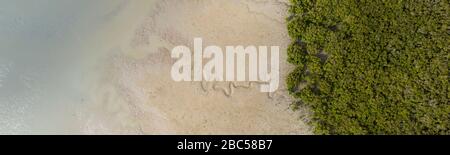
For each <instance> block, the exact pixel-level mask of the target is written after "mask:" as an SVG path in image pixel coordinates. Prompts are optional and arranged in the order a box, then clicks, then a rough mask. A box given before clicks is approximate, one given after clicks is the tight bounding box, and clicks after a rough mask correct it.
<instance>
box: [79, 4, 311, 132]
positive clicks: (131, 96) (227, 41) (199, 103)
mask: <svg viewBox="0 0 450 155" xmlns="http://www.w3.org/2000/svg"><path fill="white" fill-rule="evenodd" d="M286 6H287V1H286V0H156V1H154V2H152V6H151V7H150V8H149V9H148V11H147V12H146V14H144V15H143V17H142V20H140V21H139V22H138V23H135V24H130V25H131V26H129V27H128V28H127V29H131V30H132V31H126V32H127V33H123V35H121V36H115V37H120V39H117V40H116V41H114V42H113V44H110V46H109V47H108V48H109V49H108V50H109V51H110V52H109V53H108V54H107V56H105V57H104V58H103V59H102V60H101V61H99V62H101V63H99V65H97V67H98V68H97V70H98V71H101V72H100V73H101V74H100V76H98V77H97V81H95V82H93V83H92V84H91V85H90V89H91V90H92V92H91V93H89V94H90V97H86V98H84V99H83V101H82V102H83V105H85V107H84V108H80V110H78V112H77V117H78V118H79V125H80V127H81V128H82V131H83V133H86V134H310V133H311V130H310V128H309V127H308V126H307V125H306V124H305V120H306V119H305V115H306V111H302V110H300V111H295V112H294V111H292V110H291V109H290V108H289V104H290V103H291V102H292V99H291V97H290V96H289V95H288V93H287V91H286V90H285V83H284V77H285V76H286V74H287V73H288V72H289V70H290V69H291V66H289V65H288V64H287V63H286V62H285V60H286V57H287V56H286V52H285V51H286V48H287V45H288V44H289V37H288V35H287V30H286V26H285V24H284V18H285V16H286V13H287V11H286V10H285V9H286ZM121 32H122V31H121ZM128 32H129V33H128ZM195 37H201V38H203V41H204V44H206V45H217V46H222V47H223V46H226V45H244V46H249V45H255V46H271V45H275V46H280V63H281V64H280V72H281V75H280V80H281V81H280V88H279V89H278V91H276V92H275V93H270V94H268V93H261V92H260V91H259V86H258V85H257V84H251V83H248V82H240V83H229V82H214V83H211V82H175V81H173V80H172V79H171V77H170V70H171V67H172V64H173V63H174V61H175V60H174V59H172V58H171V57H170V51H171V50H172V48H173V47H175V46H178V45H187V46H189V47H192V46H193V45H192V43H193V42H192V41H193V39H194V38H195Z"/></svg>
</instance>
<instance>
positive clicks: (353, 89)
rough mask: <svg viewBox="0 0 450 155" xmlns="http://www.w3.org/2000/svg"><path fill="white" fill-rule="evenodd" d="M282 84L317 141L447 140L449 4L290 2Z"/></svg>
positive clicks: (412, 0)
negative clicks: (304, 111)
mask: <svg viewBox="0 0 450 155" xmlns="http://www.w3.org/2000/svg"><path fill="white" fill-rule="evenodd" d="M290 13H291V16H290V17H289V18H288V19H287V21H288V29H289V35H290V36H291V38H292V40H293V42H292V44H291V45H290V47H289V49H288V55H289V60H288V61H289V62H290V63H292V64H294V65H296V69H295V70H294V71H293V72H292V73H291V74H290V76H289V77H288V79H287V84H288V88H289V90H290V92H291V94H292V95H293V96H294V97H296V98H297V99H298V101H297V102H296V103H295V104H297V105H307V106H309V107H310V108H311V109H312V110H313V113H314V114H313V116H312V121H311V122H312V125H313V126H314V128H315V131H316V133H318V134H450V103H449V98H450V86H449V80H450V78H449V63H448V60H449V57H450V54H449V53H450V52H449V50H450V19H449V16H450V2H449V0H291V6H290Z"/></svg>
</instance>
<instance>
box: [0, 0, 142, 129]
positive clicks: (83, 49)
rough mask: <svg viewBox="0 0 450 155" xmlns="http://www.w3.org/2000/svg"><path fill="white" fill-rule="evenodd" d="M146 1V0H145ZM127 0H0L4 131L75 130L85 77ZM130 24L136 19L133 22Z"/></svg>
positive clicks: (0, 122) (0, 102) (0, 118)
mask: <svg viewBox="0 0 450 155" xmlns="http://www.w3.org/2000/svg"><path fill="white" fill-rule="evenodd" d="M141 2H143V1H141ZM128 5H130V4H129V3H128V2H127V1H124V0H95V1H92V0H77V1H74V0H39V1H32V0H0V134H5V133H11V134H25V133H37V134H41V133H42V134H47V133H77V132H78V131H80V129H79V126H78V125H77V124H76V123H75V122H76V117H75V111H74V110H72V109H73V108H74V107H76V106H77V105H78V104H80V103H81V102H80V100H82V98H83V95H85V93H86V89H85V86H83V84H84V82H86V81H89V80H90V79H91V78H92V76H94V74H95V72H93V69H92V68H93V65H94V62H95V61H96V60H98V59H99V57H101V56H102V55H104V53H105V52H107V51H108V49H107V48H104V47H107V46H108V45H109V44H110V43H111V42H113V41H114V38H110V37H109V36H108V33H115V30H114V29H117V27H120V26H122V25H121V24H117V21H123V22H130V21H131V20H132V19H124V18H122V17H120V16H119V14H120V12H121V11H123V10H124V9H126V7H128ZM129 24H130V26H131V25H132V23H129Z"/></svg>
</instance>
